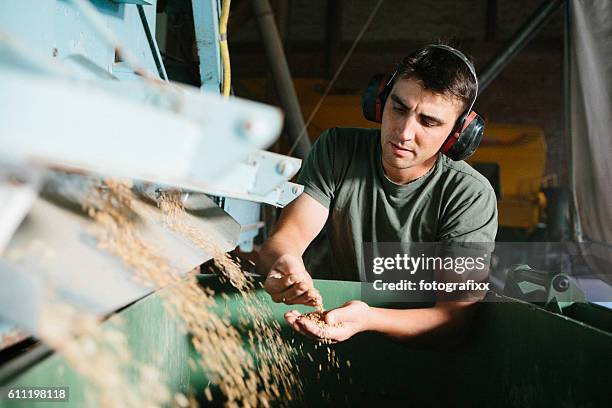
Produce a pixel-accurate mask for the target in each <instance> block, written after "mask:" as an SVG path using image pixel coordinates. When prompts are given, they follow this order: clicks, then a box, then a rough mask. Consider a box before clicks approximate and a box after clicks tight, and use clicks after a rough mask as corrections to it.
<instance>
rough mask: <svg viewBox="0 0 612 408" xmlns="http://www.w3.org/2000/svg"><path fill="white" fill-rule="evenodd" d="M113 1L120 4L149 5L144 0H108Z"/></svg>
mask: <svg viewBox="0 0 612 408" xmlns="http://www.w3.org/2000/svg"><path fill="white" fill-rule="evenodd" d="M110 1H112V2H113V3H122V4H137V5H139V6H150V5H151V3H149V2H148V1H145V0H110Z"/></svg>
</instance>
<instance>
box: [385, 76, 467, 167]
mask: <svg viewBox="0 0 612 408" xmlns="http://www.w3.org/2000/svg"><path fill="white" fill-rule="evenodd" d="M462 108H463V104H462V103H461V101H459V100H458V99H457V98H452V97H448V96H446V95H439V94H435V93H433V92H431V91H428V90H425V89H423V86H422V85H421V83H420V82H419V81H417V80H413V79H400V80H398V81H396V82H395V85H394V86H393V89H392V90H391V92H390V94H389V97H388V98H387V102H386V103H385V109H384V112H383V118H382V126H381V146H382V159H383V164H384V166H385V169H386V170H392V171H401V170H403V169H411V168H415V167H417V168H418V167H420V166H423V165H425V166H428V165H430V164H431V163H433V162H434V161H435V158H434V157H435V156H436V154H437V152H438V150H440V147H441V146H442V144H443V143H444V141H445V140H446V137H447V136H448V135H449V134H450V132H451V130H452V129H453V127H454V125H455V122H456V121H457V118H459V115H460V114H461V112H462Z"/></svg>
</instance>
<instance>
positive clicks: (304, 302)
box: [285, 291, 310, 305]
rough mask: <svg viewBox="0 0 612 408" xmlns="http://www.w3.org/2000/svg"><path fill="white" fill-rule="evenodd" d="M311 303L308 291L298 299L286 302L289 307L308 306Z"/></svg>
mask: <svg viewBox="0 0 612 408" xmlns="http://www.w3.org/2000/svg"><path fill="white" fill-rule="evenodd" d="M309 301H310V295H309V292H308V291H306V292H304V293H302V294H301V295H299V296H298V297H295V298H293V299H290V300H287V301H285V304H287V305H307V304H308V302H309Z"/></svg>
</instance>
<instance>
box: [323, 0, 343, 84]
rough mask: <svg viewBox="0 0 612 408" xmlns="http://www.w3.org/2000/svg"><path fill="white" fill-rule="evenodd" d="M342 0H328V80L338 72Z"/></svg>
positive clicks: (326, 70)
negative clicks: (337, 60) (337, 57)
mask: <svg viewBox="0 0 612 408" xmlns="http://www.w3.org/2000/svg"><path fill="white" fill-rule="evenodd" d="M342 3H343V1H342V0H327V15H326V22H325V76H326V77H327V78H328V79H331V77H332V76H333V75H334V72H335V71H336V56H337V55H338V51H339V49H340V42H341V41H342Z"/></svg>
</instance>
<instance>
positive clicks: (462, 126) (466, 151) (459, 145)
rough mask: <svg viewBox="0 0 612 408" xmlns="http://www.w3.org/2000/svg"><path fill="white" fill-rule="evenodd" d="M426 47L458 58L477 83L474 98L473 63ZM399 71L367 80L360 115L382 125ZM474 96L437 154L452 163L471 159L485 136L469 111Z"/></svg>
mask: <svg viewBox="0 0 612 408" xmlns="http://www.w3.org/2000/svg"><path fill="white" fill-rule="evenodd" d="M426 48H439V49H442V50H446V51H448V52H451V53H452V54H454V55H455V56H456V57H458V58H459V59H461V60H462V61H463V62H464V63H465V64H466V65H467V67H468V68H469V70H470V72H471V73H472V75H473V76H474V81H476V96H478V77H477V76H476V70H475V69H474V66H473V65H472V63H471V62H470V61H469V60H468V59H467V58H466V56H465V55H463V54H462V53H461V51H458V50H456V49H454V48H452V47H449V46H447V45H437V44H432V45H428V46H427V47H426ZM398 72H399V67H398V69H396V70H395V72H393V74H392V75H391V76H390V77H389V78H388V79H387V78H385V76H384V75H380V74H379V75H375V76H374V77H372V79H371V80H370V82H369V84H368V86H367V87H366V88H365V90H364V91H363V95H362V96H361V110H362V112H363V116H364V117H365V118H366V119H367V120H369V121H372V122H376V123H381V122H382V116H383V110H384V107H385V103H386V101H387V97H388V96H389V93H390V92H391V89H392V88H393V84H394V83H395V80H396V77H397V75H398ZM476 96H474V99H473V100H472V103H470V106H469V108H468V109H466V110H465V112H464V113H462V114H461V115H460V116H459V118H458V119H457V122H456V123H455V126H454V127H453V130H452V131H451V133H450V134H449V135H448V137H447V138H446V140H445V141H444V143H443V144H442V147H441V148H440V151H441V152H442V153H443V154H445V155H446V156H448V157H450V158H451V159H452V160H465V159H467V158H468V157H470V156H471V155H472V154H473V153H474V152H475V151H476V149H477V148H478V145H480V141H481V140H482V135H483V133H484V120H483V119H482V118H481V117H480V116H479V115H478V114H477V113H476V112H474V111H473V110H472V108H473V107H474V103H475V102H476Z"/></svg>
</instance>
